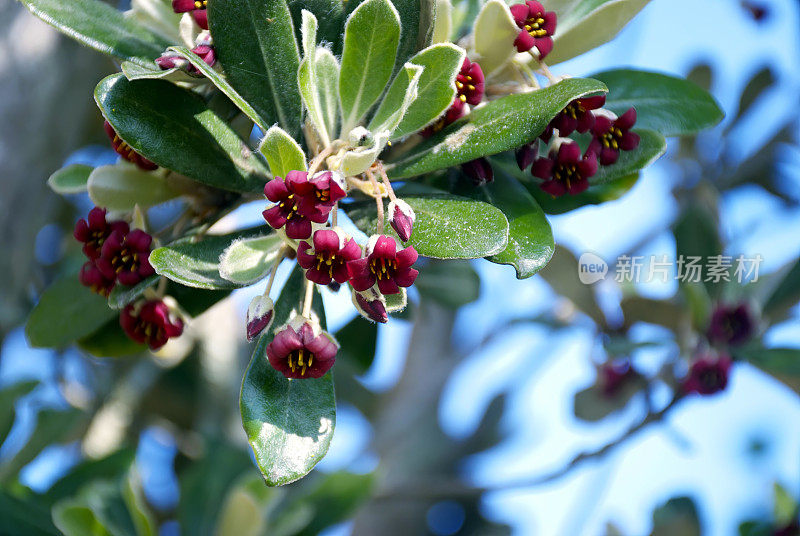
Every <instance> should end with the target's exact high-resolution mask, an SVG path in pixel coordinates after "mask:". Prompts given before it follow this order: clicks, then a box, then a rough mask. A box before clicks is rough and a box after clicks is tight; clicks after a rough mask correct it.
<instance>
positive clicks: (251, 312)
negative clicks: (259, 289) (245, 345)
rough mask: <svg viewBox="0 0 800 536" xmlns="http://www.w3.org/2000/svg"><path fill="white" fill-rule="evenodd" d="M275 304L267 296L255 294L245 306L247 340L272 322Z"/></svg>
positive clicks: (250, 339)
mask: <svg viewBox="0 0 800 536" xmlns="http://www.w3.org/2000/svg"><path fill="white" fill-rule="evenodd" d="M274 315H275V304H274V303H272V300H271V299H270V297H269V296H256V297H255V298H253V299H252V301H251V302H250V306H249V307H248V308H247V340H248V341H252V340H253V339H255V338H256V337H257V336H258V335H259V334H260V333H261V332H262V331H264V330H265V329H267V328H268V327H269V325H270V324H272V318H273V316H274Z"/></svg>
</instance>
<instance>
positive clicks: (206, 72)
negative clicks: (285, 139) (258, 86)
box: [129, 47, 269, 131]
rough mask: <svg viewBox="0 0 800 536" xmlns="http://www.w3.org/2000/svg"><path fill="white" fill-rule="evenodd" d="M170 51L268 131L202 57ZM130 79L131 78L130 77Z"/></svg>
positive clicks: (178, 49)
mask: <svg viewBox="0 0 800 536" xmlns="http://www.w3.org/2000/svg"><path fill="white" fill-rule="evenodd" d="M170 50H171V51H173V52H175V53H177V54H178V55H180V56H181V57H183V58H185V59H186V60H188V61H189V62H190V63H191V64H192V65H194V67H195V68H196V69H197V70H198V71H200V73H201V74H202V75H203V77H204V78H205V79H206V80H210V81H211V83H212V84H214V85H215V86H216V87H217V89H219V90H220V91H222V92H223V93H224V94H225V96H226V97H228V98H229V99H230V100H231V102H232V103H233V104H235V105H236V107H237V108H239V109H240V110H241V111H242V112H243V113H244V114H245V115H246V116H247V117H249V118H250V120H251V121H252V122H253V123H255V124H256V126H258V128H260V129H261V130H262V131H266V130H267V128H268V127H269V125H268V124H267V123H265V122H264V119H263V118H262V117H261V116H260V115H258V112H257V111H256V110H255V108H253V107H252V106H250V103H249V102H247V101H246V100H244V98H243V97H242V96H241V95H239V93H238V92H237V91H236V90H235V89H233V87H231V85H230V84H229V83H228V81H227V80H226V79H225V78H223V76H222V75H221V74H220V73H218V72H217V71H215V70H214V69H213V68H212V67H210V66H209V65H208V64H207V63H206V62H204V61H203V59H202V58H200V56H198V55H197V54H195V53H194V52H192V51H191V50H189V49H188V48H187V47H170ZM129 78H130V77H129Z"/></svg>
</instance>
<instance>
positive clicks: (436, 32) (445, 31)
mask: <svg viewBox="0 0 800 536" xmlns="http://www.w3.org/2000/svg"><path fill="white" fill-rule="evenodd" d="M452 33H453V4H452V3H451V2H450V0H436V20H435V21H434V24H433V35H432V36H431V43H434V44H435V43H447V42H449V41H450V36H451V35H452Z"/></svg>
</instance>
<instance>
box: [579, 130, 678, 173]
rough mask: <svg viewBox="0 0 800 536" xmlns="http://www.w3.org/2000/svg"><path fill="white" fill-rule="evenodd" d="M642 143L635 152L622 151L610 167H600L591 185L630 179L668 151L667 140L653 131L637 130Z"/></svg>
mask: <svg viewBox="0 0 800 536" xmlns="http://www.w3.org/2000/svg"><path fill="white" fill-rule="evenodd" d="M636 133H637V134H639V137H640V138H641V141H640V142H639V146H638V147H636V149H634V150H633V151H621V152H620V153H619V159H618V160H617V161H616V162H615V163H614V164H612V165H610V166H599V168H598V170H597V173H595V175H594V176H593V177H591V178H590V179H589V184H590V185H597V184H607V183H611V182H614V181H617V180H619V179H622V178H624V177H629V176H631V175H633V174H635V173H638V172H639V170H642V169H644V168H646V167H647V166H649V165H650V164H652V163H653V162H655V161H656V160H658V159H659V158H660V157H661V155H663V154H664V153H665V152H666V151H667V140H666V139H664V136H662V135H661V134H659V133H658V132H654V131H652V130H643V129H642V130H636Z"/></svg>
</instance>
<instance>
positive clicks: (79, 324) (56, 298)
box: [25, 274, 118, 348]
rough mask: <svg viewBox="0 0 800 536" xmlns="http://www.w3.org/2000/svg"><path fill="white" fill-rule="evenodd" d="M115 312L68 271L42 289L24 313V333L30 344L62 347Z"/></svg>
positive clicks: (87, 332) (87, 333)
mask: <svg viewBox="0 0 800 536" xmlns="http://www.w3.org/2000/svg"><path fill="white" fill-rule="evenodd" d="M117 314H118V313H117V312H116V311H114V310H112V309H110V308H109V307H108V302H107V301H106V299H105V298H104V297H103V296H100V295H99V294H95V293H93V292H92V291H91V290H89V289H88V288H87V287H84V286H83V285H81V283H80V281H79V280H78V275H77V274H72V275H68V276H66V277H65V278H63V279H59V280H58V281H56V282H55V283H53V284H52V285H51V286H50V287H48V288H47V289H46V290H45V291H44V292H43V293H42V295H41V296H40V297H39V303H37V304H36V306H35V307H34V308H33V311H31V315H30V317H28V323H27V324H26V325H25V334H26V335H27V337H28V342H29V343H30V344H31V346H34V347H39V348H41V347H45V348H64V347H66V346H69V345H70V344H71V343H73V342H74V341H76V340H78V339H80V338H82V337H85V336H87V335H89V334H90V333H92V332H94V331H95V330H97V329H98V328H100V327H101V326H102V325H103V324H105V323H106V322H108V321H109V320H110V319H112V318H114V317H115V316H117Z"/></svg>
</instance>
